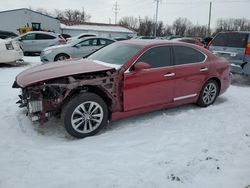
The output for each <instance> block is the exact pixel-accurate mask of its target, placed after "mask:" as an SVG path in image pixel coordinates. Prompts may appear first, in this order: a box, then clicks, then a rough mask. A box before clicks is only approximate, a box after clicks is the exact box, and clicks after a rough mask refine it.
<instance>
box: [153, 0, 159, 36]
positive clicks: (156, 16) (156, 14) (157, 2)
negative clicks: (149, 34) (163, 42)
mask: <svg viewBox="0 0 250 188" xmlns="http://www.w3.org/2000/svg"><path fill="white" fill-rule="evenodd" d="M155 1H156V12H155V30H154V36H155V37H156V30H157V19H158V7H159V2H160V0H155Z"/></svg>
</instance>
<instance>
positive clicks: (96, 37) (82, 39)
mask: <svg viewBox="0 0 250 188" xmlns="http://www.w3.org/2000/svg"><path fill="white" fill-rule="evenodd" d="M86 39H107V40H112V41H116V40H115V39H112V38H107V37H98V36H93V37H84V38H81V39H79V41H84V40H86Z"/></svg>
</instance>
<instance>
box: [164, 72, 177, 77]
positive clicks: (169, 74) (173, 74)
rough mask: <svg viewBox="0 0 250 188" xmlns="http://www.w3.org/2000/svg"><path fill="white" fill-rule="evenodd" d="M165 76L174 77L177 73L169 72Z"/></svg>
mask: <svg viewBox="0 0 250 188" xmlns="http://www.w3.org/2000/svg"><path fill="white" fill-rule="evenodd" d="M164 76H165V77H173V76H175V73H173V72H171V73H167V74H165V75H164Z"/></svg>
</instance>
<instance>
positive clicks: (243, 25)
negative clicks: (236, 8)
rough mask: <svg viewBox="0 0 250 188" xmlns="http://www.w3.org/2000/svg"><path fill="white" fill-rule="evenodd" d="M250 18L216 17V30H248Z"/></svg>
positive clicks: (249, 28)
mask: <svg viewBox="0 0 250 188" xmlns="http://www.w3.org/2000/svg"><path fill="white" fill-rule="evenodd" d="M249 30H250V20H248V19H245V18H230V19H222V18H221V19H218V20H217V26H216V32H220V31H249Z"/></svg>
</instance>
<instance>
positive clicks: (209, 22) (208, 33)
mask: <svg viewBox="0 0 250 188" xmlns="http://www.w3.org/2000/svg"><path fill="white" fill-rule="evenodd" d="M211 11H212V1H211V2H210V3H209V16H208V27H207V36H209V35H210V24H211Z"/></svg>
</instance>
